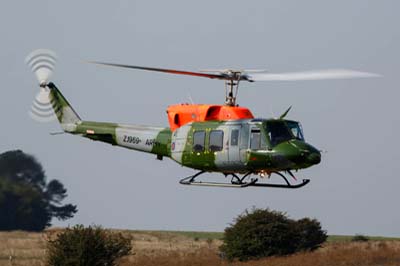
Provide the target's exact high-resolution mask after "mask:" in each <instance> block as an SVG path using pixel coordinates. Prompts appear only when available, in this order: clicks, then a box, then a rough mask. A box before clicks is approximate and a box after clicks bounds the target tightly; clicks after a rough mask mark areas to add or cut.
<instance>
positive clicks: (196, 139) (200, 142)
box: [193, 131, 206, 152]
mask: <svg viewBox="0 0 400 266" xmlns="http://www.w3.org/2000/svg"><path fill="white" fill-rule="evenodd" d="M205 139H206V132H205V131H196V132H194V133H193V151H195V152H200V151H204V142H205Z"/></svg>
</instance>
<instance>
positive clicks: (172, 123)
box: [25, 49, 379, 189]
mask: <svg viewBox="0 0 400 266" xmlns="http://www.w3.org/2000/svg"><path fill="white" fill-rule="evenodd" d="M25 61H26V63H27V64H28V65H29V66H30V67H31V70H32V71H33V72H34V74H35V75H36V77H37V79H38V81H39V88H40V91H39V93H38V95H37V96H36V99H35V101H34V103H33V105H32V108H31V112H30V115H31V116H32V117H33V118H35V119H36V120H41V121H49V120H52V119H55V118H56V119H58V121H59V123H60V125H61V128H62V129H63V132H62V133H70V134H73V135H78V136H81V137H85V138H88V139H91V140H94V141H101V142H104V143H108V144H111V145H116V146H120V147H124V148H128V149H132V150H136V151H141V152H146V153H150V154H153V155H155V156H156V158H157V159H158V160H163V158H164V157H167V158H170V159H172V160H173V161H175V162H176V163H178V164H180V165H182V166H185V167H189V168H192V169H194V170H196V173H194V174H193V175H190V176H188V177H185V178H182V179H181V180H180V181H179V183H180V184H183V185H197V186H215V187H233V188H245V187H271V188H288V189H296V188H300V187H303V186H305V185H307V184H308V183H309V182H310V179H302V181H298V180H297V178H296V176H295V175H294V174H293V172H294V171H296V172H297V171H298V170H301V169H305V168H308V167H312V166H314V165H317V164H319V163H320V162H321V151H320V150H318V149H317V148H315V147H314V146H312V145H311V144H310V143H308V142H306V140H305V138H304V134H303V129H302V126H301V123H300V122H298V121H294V120H289V119H286V116H287V114H288V113H289V111H290V109H291V107H289V108H288V109H287V110H286V111H285V112H284V113H283V114H282V115H281V116H279V117H278V118H269V119H264V118H256V117H255V116H254V115H253V114H252V112H251V111H250V110H249V109H248V108H246V107H241V106H239V105H238V104H237V93H238V89H239V84H240V83H241V82H256V81H275V80H279V81H294V80H322V79H348V78H368V77H378V76H379V75H378V74H374V73H368V72H361V71H355V70H349V69H328V70H316V71H306V72H288V73H270V72H267V71H265V70H235V69H224V70H218V69H210V70H202V71H196V72H192V71H183V70H175V69H166V68H153V67H143V66H134V65H125V64H115V63H106V62H98V61H89V62H88V63H93V64H97V65H102V66H109V67H118V68H128V69H137V70H146V71H156V72H163V73H168V74H176V75H189V76H196V77H203V78H209V79H216V80H223V81H224V83H225V102H224V104H220V105H218V104H175V105H170V106H168V108H167V110H166V112H167V117H168V123H169V127H154V126H142V125H130V124H119V123H108V122H95V121H87V120H82V119H81V118H80V116H79V115H78V113H77V112H76V111H75V110H74V108H73V107H72V106H71V105H70V103H69V102H68V101H67V99H66V98H65V97H64V96H63V94H62V93H61V91H60V90H59V89H58V88H57V87H56V85H55V84H54V83H53V82H52V81H50V77H51V75H52V73H53V70H54V66H55V63H56V61H57V56H56V55H55V53H54V52H52V51H50V50H45V49H39V50H35V51H33V52H32V53H30V54H29V55H28V56H27V57H26V60H25ZM207 172H212V173H221V174H222V177H225V178H226V177H230V180H229V179H228V180H229V181H219V179H218V180H215V181H214V180H213V181H207V180H199V179H200V177H199V176H201V175H202V174H204V173H207ZM273 174H274V175H277V176H279V177H281V178H282V179H283V181H282V182H279V183H276V182H270V179H271V176H272V175H273ZM253 176H255V177H253ZM265 177H266V178H265ZM290 178H292V179H293V180H294V182H293V181H289V180H290Z"/></svg>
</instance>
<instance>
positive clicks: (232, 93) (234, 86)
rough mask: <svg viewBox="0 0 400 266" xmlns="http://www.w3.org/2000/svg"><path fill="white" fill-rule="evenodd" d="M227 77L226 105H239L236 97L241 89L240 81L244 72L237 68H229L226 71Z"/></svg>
mask: <svg viewBox="0 0 400 266" xmlns="http://www.w3.org/2000/svg"><path fill="white" fill-rule="evenodd" d="M224 74H225V75H226V77H227V78H226V79H225V105H227V106H237V105H236V98H237V94H238V90H239V82H240V80H241V79H242V72H241V71H237V70H228V71H226V72H225V73H224Z"/></svg>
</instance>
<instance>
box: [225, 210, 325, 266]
mask: <svg viewBox="0 0 400 266" xmlns="http://www.w3.org/2000/svg"><path fill="white" fill-rule="evenodd" d="M326 238H327V235H326V232H325V231H323V230H322V229H321V225H320V223H319V222H318V221H317V220H315V219H314V220H311V219H308V218H304V219H301V220H299V221H295V220H292V219H289V218H288V217H287V216H286V214H285V213H282V212H278V211H271V210H269V209H253V210H251V211H248V210H246V211H245V212H244V213H243V214H241V215H239V216H238V217H237V218H236V219H235V223H234V224H232V225H231V226H229V227H227V228H226V229H225V233H224V237H223V241H224V244H223V245H222V246H221V251H222V253H223V254H224V257H226V258H227V259H228V260H233V259H239V260H241V261H245V260H249V259H256V258H262V257H267V256H281V255H287V254H292V253H295V252H298V251H307V250H315V249H316V248H318V247H319V246H320V245H321V244H322V243H323V242H324V241H325V240H326Z"/></svg>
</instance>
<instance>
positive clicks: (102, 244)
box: [47, 225, 132, 266]
mask: <svg viewBox="0 0 400 266" xmlns="http://www.w3.org/2000/svg"><path fill="white" fill-rule="evenodd" d="M131 249H132V245H131V237H129V236H124V235H122V234H121V233H112V232H110V231H107V230H104V229H102V228H101V227H99V226H94V227H91V226H89V227H87V228H85V227H84V226H83V225H76V226H74V227H73V228H67V229H66V230H65V231H63V232H62V233H60V234H58V235H57V237H56V238H55V239H54V240H49V241H48V245H47V251H48V252H47V254H48V255H47V262H48V265H50V266H86V265H90V266H112V265H116V261H117V260H118V259H119V258H121V257H123V256H126V255H128V254H129V253H130V251H131Z"/></svg>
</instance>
